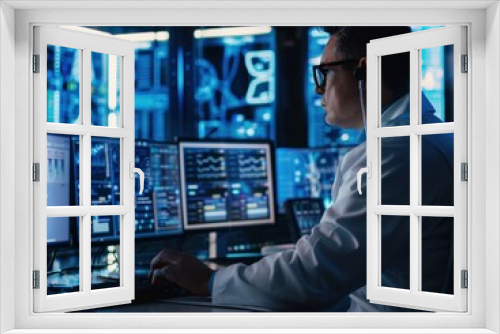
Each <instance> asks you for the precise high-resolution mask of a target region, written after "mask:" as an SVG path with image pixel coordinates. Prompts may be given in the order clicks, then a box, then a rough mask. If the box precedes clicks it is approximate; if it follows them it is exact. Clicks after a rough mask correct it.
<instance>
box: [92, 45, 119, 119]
mask: <svg viewBox="0 0 500 334" xmlns="http://www.w3.org/2000/svg"><path fill="white" fill-rule="evenodd" d="M121 62H122V58H121V57H119V56H115V55H109V54H105V53H98V52H92V90H91V91H92V101H91V108H92V125H100V126H109V127H115V128H116V127H120V126H121V121H120V115H121V114H120V98H121V74H122V66H121Z"/></svg>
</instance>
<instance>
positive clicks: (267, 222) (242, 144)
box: [177, 138, 277, 232]
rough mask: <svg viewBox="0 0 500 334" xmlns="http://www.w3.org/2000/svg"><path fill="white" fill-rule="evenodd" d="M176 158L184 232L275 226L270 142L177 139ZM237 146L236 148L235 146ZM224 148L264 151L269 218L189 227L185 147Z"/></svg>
mask: <svg viewBox="0 0 500 334" xmlns="http://www.w3.org/2000/svg"><path fill="white" fill-rule="evenodd" d="M177 144H178V157H179V171H180V183H181V187H180V189H181V212H182V215H181V216H182V217H181V218H182V224H183V227H184V231H185V232H193V231H207V230H208V231H219V230H220V231H224V230H229V229H232V228H234V227H238V228H244V227H248V228H251V227H260V226H274V225H275V224H276V219H277V216H276V195H275V189H276V184H275V182H276V181H275V180H276V178H275V161H274V159H275V156H274V143H273V141H271V140H238V139H225V138H217V139H192V138H189V139H186V138H178V139H177ZM235 145H237V146H235ZM225 146H227V147H229V148H231V147H233V148H264V149H266V159H267V161H268V162H269V168H268V184H269V191H268V194H269V201H268V203H269V218H266V219H256V220H245V221H226V222H217V223H202V224H196V225H189V222H188V219H187V205H186V202H187V200H186V196H185V193H186V189H185V173H184V154H183V153H184V150H183V149H184V148H186V147H207V148H213V147H215V148H224V147H225Z"/></svg>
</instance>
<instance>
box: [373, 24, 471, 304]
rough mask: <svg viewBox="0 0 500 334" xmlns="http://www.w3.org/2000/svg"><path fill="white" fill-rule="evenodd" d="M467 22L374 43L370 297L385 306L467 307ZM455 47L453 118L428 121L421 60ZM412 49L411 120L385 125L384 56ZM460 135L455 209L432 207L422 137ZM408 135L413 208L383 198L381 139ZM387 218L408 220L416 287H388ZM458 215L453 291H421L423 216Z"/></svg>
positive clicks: (412, 279)
mask: <svg viewBox="0 0 500 334" xmlns="http://www.w3.org/2000/svg"><path fill="white" fill-rule="evenodd" d="M466 33H467V31H466V27H464V26H454V27H444V28H437V29H431V30H427V31H420V32H416V33H412V34H409V36H405V35H399V36H392V37H387V38H381V39H377V40H374V41H371V42H370V44H368V46H367V63H368V64H372V65H370V66H369V67H368V71H367V73H368V80H367V82H369V83H371V84H370V86H369V90H368V92H367V95H368V98H367V106H368V111H367V114H368V117H367V139H366V142H367V148H366V151H367V164H368V166H369V167H368V168H370V171H369V174H371V177H369V178H368V179H367V182H366V184H367V194H366V203H367V210H366V211H367V213H366V216H367V217H366V219H367V224H368V226H367V254H368V255H367V298H368V300H370V302H374V303H377V304H383V305H393V306H403V307H405V306H407V305H411V307H412V308H416V309H421V310H426V311H435V310H438V311H439V310H441V311H442V310H446V311H458V312H464V311H465V310H467V304H466V303H467V290H466V289H462V288H461V282H460V274H461V270H466V269H467V262H466V261H467V249H466V248H465V247H460V245H466V244H467V234H466V231H467V230H466V229H467V185H468V183H467V182H465V181H461V177H460V166H461V163H467V138H466V135H467V132H466V125H467V124H466V122H465V120H466V116H467V95H466V92H467V85H466V82H467V74H466V73H461V67H462V66H461V55H466V54H467V50H466V47H467V39H466ZM445 45H453V46H454V48H453V50H454V52H453V72H454V82H453V83H451V84H450V85H452V87H453V89H454V104H453V106H454V110H453V112H454V116H455V117H454V122H450V123H440V124H423V123H422V120H421V118H422V117H421V113H422V87H421V82H420V81H421V77H422V73H421V71H422V58H421V50H424V49H427V48H431V47H437V46H445ZM403 52H408V53H409V57H410V68H409V73H410V91H409V95H410V110H409V112H410V124H409V125H407V126H392V127H384V126H383V125H382V122H381V118H382V117H381V115H382V112H381V93H382V87H381V85H382V84H381V82H382V80H381V78H382V57H384V56H387V55H394V54H399V53H403ZM442 133H451V134H453V144H454V145H453V151H454V155H453V156H454V161H453V162H452V164H453V168H454V176H453V184H454V206H425V205H422V204H421V199H420V197H421V196H422V182H423V180H422V177H423V176H422V157H421V154H422V141H423V139H422V135H427V134H429V135H433V134H442ZM400 136H403V137H404V138H407V139H408V140H409V143H410V146H409V147H408V149H409V152H408V153H409V158H410V170H409V177H410V184H409V192H410V193H409V199H410V202H409V205H383V204H381V197H382V184H381V174H382V170H381V168H382V165H381V159H382V153H381V152H382V150H383V147H382V140H383V138H390V137H400ZM385 215H394V216H407V217H408V218H409V224H410V226H409V232H410V235H409V242H410V244H409V251H410V254H409V255H410V259H409V260H410V263H409V269H410V271H409V274H410V286H409V289H395V288H388V287H384V286H382V285H381V273H382V236H381V233H382V232H381V231H382V227H381V226H382V221H383V220H382V217H383V216H385ZM425 216H427V217H439V216H442V217H453V242H454V245H456V246H454V248H453V263H454V265H453V273H452V275H453V291H454V293H453V294H451V295H447V294H440V293H430V292H425V291H422V290H421V289H422V281H421V274H422V262H421V261H422V258H421V256H422V242H421V240H422V239H421V238H422V235H421V231H422V225H421V224H422V221H421V218H422V217H425Z"/></svg>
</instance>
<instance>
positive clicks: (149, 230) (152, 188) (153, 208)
mask: <svg viewBox="0 0 500 334" xmlns="http://www.w3.org/2000/svg"><path fill="white" fill-rule="evenodd" d="M73 147H74V151H75V155H74V160H75V162H74V164H75V168H74V169H75V175H79V154H78V152H79V139H78V137H75V139H74V142H73ZM116 151H118V152H119V141H118V142H117V141H115V139H114V138H100V137H99V138H95V139H93V140H92V150H91V152H92V168H91V174H92V181H91V183H92V187H91V188H92V198H91V199H92V205H102V204H107V205H114V204H119V203H120V189H119V182H120V177H119V173H120V165H119V161H120V158H119V156H117V155H116V154H114V153H113V152H116ZM135 166H136V167H138V168H141V169H142V171H143V172H144V174H145V182H144V191H143V193H142V194H139V186H138V184H137V185H136V194H135V201H136V202H135V236H136V238H149V237H162V236H167V235H179V234H182V233H183V228H182V223H181V217H180V183H179V165H178V156H177V145H176V144H172V143H160V142H151V141H136V144H135ZM76 180H77V179H76ZM137 183H139V182H138V179H137ZM75 195H76V197H77V198H78V195H79V190H78V181H76V186H75ZM91 230H92V242H104V243H106V242H108V243H112V242H115V241H118V240H119V237H120V217H119V216H93V217H92V227H91Z"/></svg>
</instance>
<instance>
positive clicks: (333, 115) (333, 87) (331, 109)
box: [316, 36, 364, 129]
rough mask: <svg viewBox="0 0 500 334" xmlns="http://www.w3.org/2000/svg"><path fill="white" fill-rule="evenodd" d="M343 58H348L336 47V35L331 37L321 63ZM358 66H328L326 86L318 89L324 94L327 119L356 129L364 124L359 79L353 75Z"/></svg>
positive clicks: (318, 91) (344, 126)
mask: <svg viewBox="0 0 500 334" xmlns="http://www.w3.org/2000/svg"><path fill="white" fill-rule="evenodd" d="M341 60H346V57H345V56H344V55H343V54H342V53H340V52H339V50H338V49H337V48H336V36H333V37H330V39H329V40H328V43H327V44H326V46H325V50H324V52H323V56H322V57H321V64H325V63H330V62H334V61H341ZM357 66H358V65H354V66H347V67H344V66H333V67H330V68H328V74H327V77H326V85H325V88H324V89H321V90H318V89H316V92H317V93H318V94H320V95H322V98H321V105H322V106H323V108H324V109H325V112H326V116H325V120H326V122H327V123H328V124H330V125H337V126H339V127H342V128H356V129H362V128H363V126H364V122H363V115H362V112H361V105H360V101H359V90H358V81H357V80H356V79H355V78H354V75H353V72H354V69H355V68H356V67H357Z"/></svg>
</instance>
